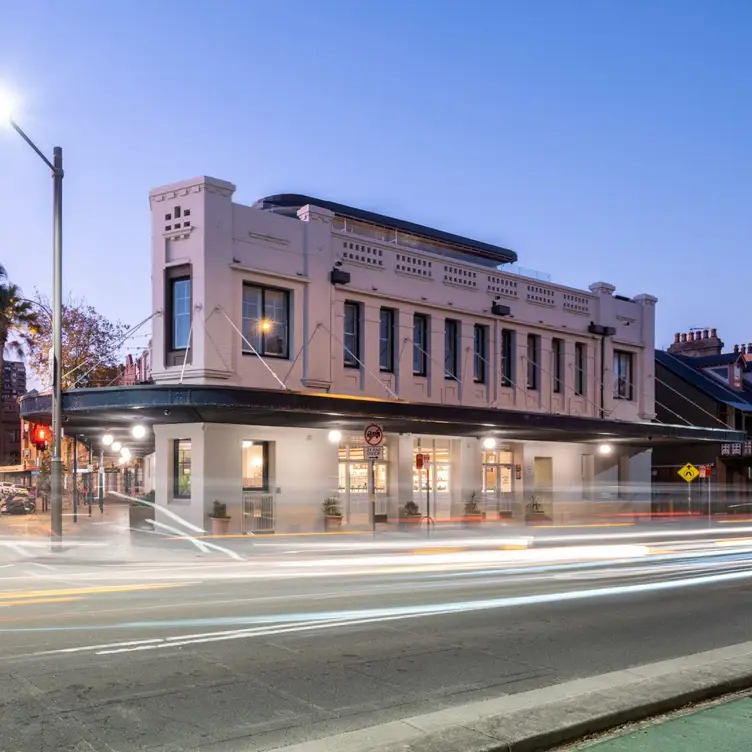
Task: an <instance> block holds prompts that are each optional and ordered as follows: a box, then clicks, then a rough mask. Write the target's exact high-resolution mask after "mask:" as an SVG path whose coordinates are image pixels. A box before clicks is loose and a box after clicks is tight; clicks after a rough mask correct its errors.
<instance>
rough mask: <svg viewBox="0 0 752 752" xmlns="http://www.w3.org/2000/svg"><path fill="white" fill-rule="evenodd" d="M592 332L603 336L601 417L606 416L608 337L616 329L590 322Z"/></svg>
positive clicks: (614, 332) (589, 330)
mask: <svg viewBox="0 0 752 752" xmlns="http://www.w3.org/2000/svg"><path fill="white" fill-rule="evenodd" d="M588 332H590V334H596V335H598V336H599V337H600V338H601V408H600V410H601V419H603V418H605V417H606V337H613V336H614V334H616V329H615V328H614V327H613V326H603V325H601V324H596V323H594V322H592V321H591V322H590V326H589V327H588Z"/></svg>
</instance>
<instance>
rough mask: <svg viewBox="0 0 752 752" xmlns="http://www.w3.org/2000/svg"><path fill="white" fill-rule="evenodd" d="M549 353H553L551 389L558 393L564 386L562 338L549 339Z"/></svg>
mask: <svg viewBox="0 0 752 752" xmlns="http://www.w3.org/2000/svg"><path fill="white" fill-rule="evenodd" d="M551 353H552V355H553V363H552V366H553V374H552V375H553V380H554V383H553V390H554V393H555V394H560V393H561V390H562V389H563V388H564V340H563V339H552V340H551Z"/></svg>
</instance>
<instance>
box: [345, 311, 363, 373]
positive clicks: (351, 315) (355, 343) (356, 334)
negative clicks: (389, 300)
mask: <svg viewBox="0 0 752 752" xmlns="http://www.w3.org/2000/svg"><path fill="white" fill-rule="evenodd" d="M343 350H344V362H345V367H347V368H360V303H352V302H346V303H345V321H344V348H343Z"/></svg>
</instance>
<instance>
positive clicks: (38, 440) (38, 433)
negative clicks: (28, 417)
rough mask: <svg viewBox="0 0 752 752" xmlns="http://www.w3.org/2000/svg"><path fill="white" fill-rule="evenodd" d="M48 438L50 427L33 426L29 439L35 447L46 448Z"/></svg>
mask: <svg viewBox="0 0 752 752" xmlns="http://www.w3.org/2000/svg"><path fill="white" fill-rule="evenodd" d="M49 440H50V429H49V428H47V426H34V430H33V431H32V433H31V441H32V443H33V444H34V446H35V447H36V448H37V449H40V450H42V449H47V446H48V442H49Z"/></svg>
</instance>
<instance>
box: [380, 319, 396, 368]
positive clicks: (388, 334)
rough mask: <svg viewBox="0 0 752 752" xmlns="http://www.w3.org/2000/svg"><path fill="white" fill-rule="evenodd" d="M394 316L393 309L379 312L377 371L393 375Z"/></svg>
mask: <svg viewBox="0 0 752 752" xmlns="http://www.w3.org/2000/svg"><path fill="white" fill-rule="evenodd" d="M395 322H396V315H395V312H394V309H393V308H382V309H381V311H380V312H379V369H380V370H382V371H385V372H387V373H394V345H395V332H394V325H395Z"/></svg>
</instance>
